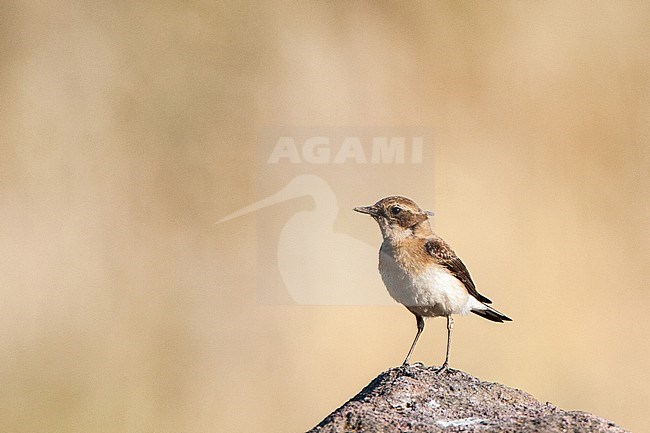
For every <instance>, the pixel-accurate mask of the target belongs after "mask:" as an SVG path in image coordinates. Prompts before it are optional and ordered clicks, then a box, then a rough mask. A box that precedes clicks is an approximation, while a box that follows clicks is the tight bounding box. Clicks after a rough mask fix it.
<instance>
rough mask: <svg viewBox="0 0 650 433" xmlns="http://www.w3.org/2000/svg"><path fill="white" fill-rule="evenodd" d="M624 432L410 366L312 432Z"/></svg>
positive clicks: (499, 389)
mask: <svg viewBox="0 0 650 433" xmlns="http://www.w3.org/2000/svg"><path fill="white" fill-rule="evenodd" d="M625 431H626V430H623V429H622V428H621V427H618V426H617V425H616V424H614V423H612V422H610V421H608V420H606V419H603V418H600V417H597V416H595V415H592V414H589V413H586V412H580V411H565V410H562V409H559V408H557V407H555V406H553V405H552V404H550V403H546V404H543V403H540V402H539V401H537V400H536V399H535V398H534V397H533V396H531V395H530V394H528V393H526V392H523V391H520V390H518V389H514V388H509V387H507V386H504V385H501V384H498V383H491V382H482V381H481V380H479V379H477V378H475V377H473V376H471V375H469V374H467V373H463V372H462V371H458V370H452V369H449V370H447V371H444V372H442V373H440V374H438V373H437V372H436V370H435V368H434V367H425V366H423V365H421V364H414V365H409V366H402V367H396V368H391V369H390V370H388V371H385V372H384V373H382V374H380V375H379V376H377V378H375V379H374V380H373V381H372V382H370V384H368V385H367V386H366V387H365V388H364V389H363V390H361V392H360V393H359V394H357V395H356V396H355V397H353V398H352V399H351V400H350V401H348V402H347V403H345V404H344V405H343V406H341V407H340V408H338V409H337V410H335V411H334V412H332V413H331V414H330V415H328V416H327V417H326V418H325V419H324V420H323V421H322V422H321V423H320V424H318V425H317V426H316V427H314V428H313V429H312V430H310V433H316V432H318V433H333V432H381V433H392V432H395V433H398V432H399V433H402V432H413V433H417V432H512V433H532V432H545V433H546V432H548V433H554V432H572V433H581V432H584V433H594V432H608V433H624V432H625Z"/></svg>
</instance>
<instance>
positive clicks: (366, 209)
mask: <svg viewBox="0 0 650 433" xmlns="http://www.w3.org/2000/svg"><path fill="white" fill-rule="evenodd" d="M354 210H355V211H357V212H359V213H367V214H368V215H372V216H377V215H379V211H378V210H377V208H376V207H375V206H365V207H355V208H354Z"/></svg>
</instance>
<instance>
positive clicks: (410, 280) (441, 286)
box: [379, 253, 484, 316]
mask: <svg viewBox="0 0 650 433" xmlns="http://www.w3.org/2000/svg"><path fill="white" fill-rule="evenodd" d="M379 273H380V274H381V278H382V280H384V284H385V285H386V288H387V289H388V293H389V294H390V295H391V296H392V297H393V299H395V300H396V301H397V302H399V303H400V304H403V305H404V306H406V307H407V308H409V310H411V311H413V312H414V313H417V314H420V315H422V316H449V315H451V314H467V313H469V312H470V310H471V309H472V308H473V307H474V308H475V307H479V306H481V307H483V308H484V306H483V305H482V304H481V303H480V302H478V301H477V300H476V299H475V298H474V297H473V296H470V295H469V293H468V292H467V289H466V288H465V286H464V285H463V284H462V283H461V282H460V281H459V280H458V279H457V278H456V277H454V276H453V275H452V274H451V273H450V272H449V271H448V270H447V269H445V268H444V267H442V266H440V265H435V264H432V265H430V266H429V267H427V268H426V269H425V270H424V271H422V272H420V273H419V274H417V275H415V276H411V274H412V273H407V272H405V270H404V269H403V268H402V267H401V266H400V265H399V263H397V262H396V261H395V259H394V258H393V257H392V255H390V254H385V253H380V254H379Z"/></svg>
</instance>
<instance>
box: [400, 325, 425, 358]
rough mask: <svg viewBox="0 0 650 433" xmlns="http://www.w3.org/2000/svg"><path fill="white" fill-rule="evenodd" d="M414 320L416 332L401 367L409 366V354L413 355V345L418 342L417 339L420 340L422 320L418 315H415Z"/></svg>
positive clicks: (422, 326) (422, 327)
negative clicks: (416, 325) (416, 326)
mask: <svg viewBox="0 0 650 433" xmlns="http://www.w3.org/2000/svg"><path fill="white" fill-rule="evenodd" d="M415 320H417V324H418V332H417V334H415V339H414V340H413V344H411V348H410V349H409V353H408V355H406V359H405V360H404V363H403V364H402V365H408V364H409V359H410V358H411V354H412V353H413V349H415V345H416V344H417V342H418V338H420V334H421V333H422V331H423V330H424V318H423V317H422V316H420V315H418V314H416V315H415Z"/></svg>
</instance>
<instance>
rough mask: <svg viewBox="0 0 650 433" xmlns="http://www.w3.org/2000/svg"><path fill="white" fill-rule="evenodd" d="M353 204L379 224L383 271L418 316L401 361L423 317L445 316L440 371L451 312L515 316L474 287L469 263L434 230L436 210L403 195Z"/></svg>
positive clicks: (505, 319) (497, 319)
mask: <svg viewBox="0 0 650 433" xmlns="http://www.w3.org/2000/svg"><path fill="white" fill-rule="evenodd" d="M354 210H355V211H356V212H360V213H363V214H368V215H370V216H371V217H372V218H373V219H374V220H375V221H376V222H377V223H378V224H379V228H380V230H381V233H382V236H383V238H384V241H383V242H382V244H381V247H380V249H379V273H380V274H381V278H382V280H383V282H384V285H385V286H386V288H387V289H388V293H389V294H390V296H391V297H392V298H393V299H394V300H395V301H397V302H399V303H400V304H402V305H404V306H405V307H406V308H407V309H408V310H409V311H410V312H411V313H413V314H414V315H415V318H416V323H417V333H416V334H415V338H414V340H413V343H412V344H411V348H410V349H409V351H408V354H407V355H406V359H405V360H404V363H403V364H402V365H404V366H406V365H408V364H409V360H410V358H411V355H412V354H413V349H414V348H415V345H416V344H417V342H418V339H419V338H420V334H422V331H423V330H424V324H425V318H429V317H446V318H447V351H446V354H445V362H444V363H443V364H442V366H441V367H440V368H439V369H438V370H437V371H438V372H442V371H445V370H447V369H448V366H449V350H450V348H451V334H452V330H453V326H454V320H453V318H452V315H453V314H461V315H465V314H468V313H470V312H472V313H474V314H476V315H478V316H481V317H483V318H485V319H488V320H491V321H493V322H501V323H503V322H509V321H512V319H511V318H509V317H508V316H506V315H505V314H503V313H501V312H499V311H497V310H495V309H494V308H492V307H491V306H489V305H488V304H491V303H492V301H490V299H488V298H487V297H485V296H483V295H481V294H480V293H479V292H478V291H477V290H476V286H475V284H474V281H473V280H472V277H471V275H470V273H469V271H468V270H467V267H466V266H465V264H464V263H463V262H462V261H461V259H460V258H459V257H458V256H457V255H456V253H455V252H454V250H453V249H452V248H451V246H449V244H448V243H447V242H445V240H444V239H442V238H441V237H440V236H438V235H436V234H435V233H434V232H433V231H432V230H431V224H430V223H429V217H430V216H433V212H430V211H425V210H422V209H421V208H420V207H419V206H418V205H417V204H416V203H415V202H414V201H413V200H411V199H409V198H407V197H402V196H390V197H385V198H382V199H381V200H379V201H378V202H377V203H375V204H374V205H371V206H364V207H355V208H354Z"/></svg>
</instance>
